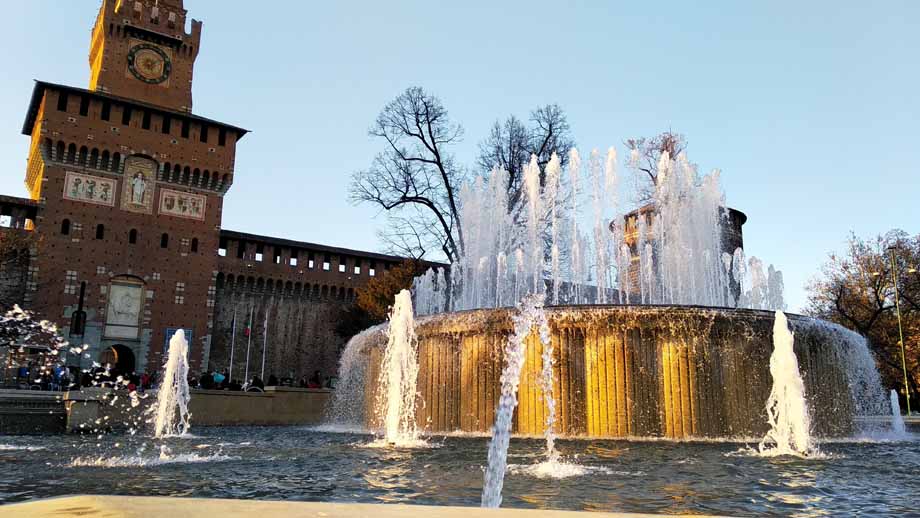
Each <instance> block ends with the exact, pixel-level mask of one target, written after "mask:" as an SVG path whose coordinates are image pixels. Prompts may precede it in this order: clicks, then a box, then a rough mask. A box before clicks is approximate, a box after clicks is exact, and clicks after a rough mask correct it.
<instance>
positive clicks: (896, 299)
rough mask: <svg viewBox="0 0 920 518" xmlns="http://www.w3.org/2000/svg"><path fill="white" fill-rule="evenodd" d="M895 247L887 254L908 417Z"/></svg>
mask: <svg viewBox="0 0 920 518" xmlns="http://www.w3.org/2000/svg"><path fill="white" fill-rule="evenodd" d="M895 250H897V247H895V246H889V247H888V252H890V256H891V277H892V281H893V282H894V307H895V312H896V313H897V315H898V343H899V344H900V345H901V371H902V373H903V374H904V396H905V400H906V401H907V415H908V417H909V416H910V387H909V385H908V384H907V362H906V361H905V359H904V329H903V327H902V326H901V300H900V297H899V294H898V269H897V265H896V264H895V258H894V252H895Z"/></svg>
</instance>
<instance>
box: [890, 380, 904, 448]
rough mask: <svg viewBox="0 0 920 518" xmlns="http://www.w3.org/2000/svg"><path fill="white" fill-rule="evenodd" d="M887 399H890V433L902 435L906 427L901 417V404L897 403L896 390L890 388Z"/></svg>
mask: <svg viewBox="0 0 920 518" xmlns="http://www.w3.org/2000/svg"><path fill="white" fill-rule="evenodd" d="M889 400H890V401H891V433H892V435H894V436H895V437H903V436H904V435H905V434H906V433H907V428H906V427H905V425H904V418H903V417H901V405H900V404H898V392H897V391H896V390H894V389H892V390H891V394H890V396H889Z"/></svg>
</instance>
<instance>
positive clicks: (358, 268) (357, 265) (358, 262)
mask: <svg viewBox="0 0 920 518" xmlns="http://www.w3.org/2000/svg"><path fill="white" fill-rule="evenodd" d="M355 275H361V259H355Z"/></svg>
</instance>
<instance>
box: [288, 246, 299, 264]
mask: <svg viewBox="0 0 920 518" xmlns="http://www.w3.org/2000/svg"><path fill="white" fill-rule="evenodd" d="M297 255H298V254H297V250H294V249H292V250H291V258H290V260H289V261H288V264H290V265H291V266H297Z"/></svg>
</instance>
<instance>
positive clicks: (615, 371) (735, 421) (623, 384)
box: [365, 306, 853, 439]
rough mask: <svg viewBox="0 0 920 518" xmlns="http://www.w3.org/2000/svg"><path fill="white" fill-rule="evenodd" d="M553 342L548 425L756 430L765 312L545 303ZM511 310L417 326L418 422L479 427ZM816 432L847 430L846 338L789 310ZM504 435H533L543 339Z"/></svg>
mask: <svg viewBox="0 0 920 518" xmlns="http://www.w3.org/2000/svg"><path fill="white" fill-rule="evenodd" d="M547 313H548V315H547V316H548V319H549V322H550V327H551V331H552V343H553V346H554V351H553V358H554V367H553V372H554V389H553V390H554V393H555V398H556V401H557V416H558V417H557V425H556V428H557V431H558V432H559V433H560V434H562V435H566V436H581V437H609V438H615V437H628V436H632V437H668V438H675V439H679V438H688V437H713V438H715V437H760V436H762V435H763V434H764V433H765V432H766V431H767V421H766V411H765V408H764V407H765V403H766V401H767V397H768V395H769V393H770V388H771V386H772V378H771V376H770V371H769V359H770V354H771V352H772V350H773V341H772V334H773V333H772V326H773V320H774V314H773V313H772V312H767V311H753V310H735V309H712V308H693V307H675V306H642V307H639V306H634V307H630V306H603V307H598V306H581V307H558V308H548V309H547ZM510 314H511V313H510V310H507V309H499V310H475V311H467V312H460V313H453V314H445V315H436V316H433V317H427V318H423V319H420V320H419V321H418V324H417V327H416V332H417V334H418V337H419V380H418V387H419V398H418V406H417V419H418V423H419V425H420V428H422V429H424V430H427V431H428V432H432V433H442V432H452V431H464V432H483V433H487V432H489V430H490V428H491V426H492V424H493V422H494V420H495V408H496V405H497V402H498V397H499V388H500V377H501V371H502V365H503V358H502V350H503V347H504V343H505V341H506V340H507V337H508V334H509V333H510V330H511V320H510ZM789 320H790V322H791V323H792V326H793V328H794V331H795V333H796V338H795V352H796V355H797V356H798V359H799V364H800V369H801V371H802V374H803V378H804V380H805V386H806V394H807V397H808V400H809V405H810V409H811V413H812V416H813V423H814V430H813V431H814V433H816V434H817V435H821V436H844V435H849V433H850V432H851V431H852V426H853V401H852V397H851V395H850V391H849V388H848V383H847V376H846V366H845V362H844V361H843V359H842V358H843V356H845V355H843V354H841V350H842V349H841V348H845V347H847V346H848V345H847V343H846V342H847V340H848V339H849V337H850V335H849V334H848V332H846V331H843V330H841V329H835V328H834V327H833V326H831V325H830V324H827V323H824V322H820V321H816V320H813V319H810V318H807V317H802V316H796V315H790V317H789ZM385 344H386V342H385V337H383V335H382V334H375V335H372V338H371V339H370V340H369V341H368V343H367V344H366V354H367V355H368V371H367V376H366V378H365V379H366V380H367V383H366V385H365V387H366V397H365V401H366V405H367V409H366V412H365V415H366V416H368V418H367V420H368V423H367V424H368V425H369V426H370V427H374V426H375V418H374V411H373V408H374V404H375V401H376V394H375V390H376V387H377V383H375V382H374V381H373V380H376V379H377V376H379V368H378V366H379V363H380V359H381V357H382V353H383V347H384V346H385ZM527 344H528V346H527V353H526V362H525V365H524V371H523V374H522V378H521V384H520V390H519V393H518V401H519V404H518V407H517V409H516V412H515V417H514V432H515V433H517V434H520V435H539V434H541V433H542V432H543V428H544V422H545V419H546V414H547V409H546V406H545V404H544V402H543V394H542V391H541V390H540V387H539V379H538V378H539V373H540V370H541V368H542V360H541V357H542V352H543V351H542V346H541V344H540V342H539V340H538V339H537V338H536V337H535V335H533V334H531V336H530V337H528V339H527Z"/></svg>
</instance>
